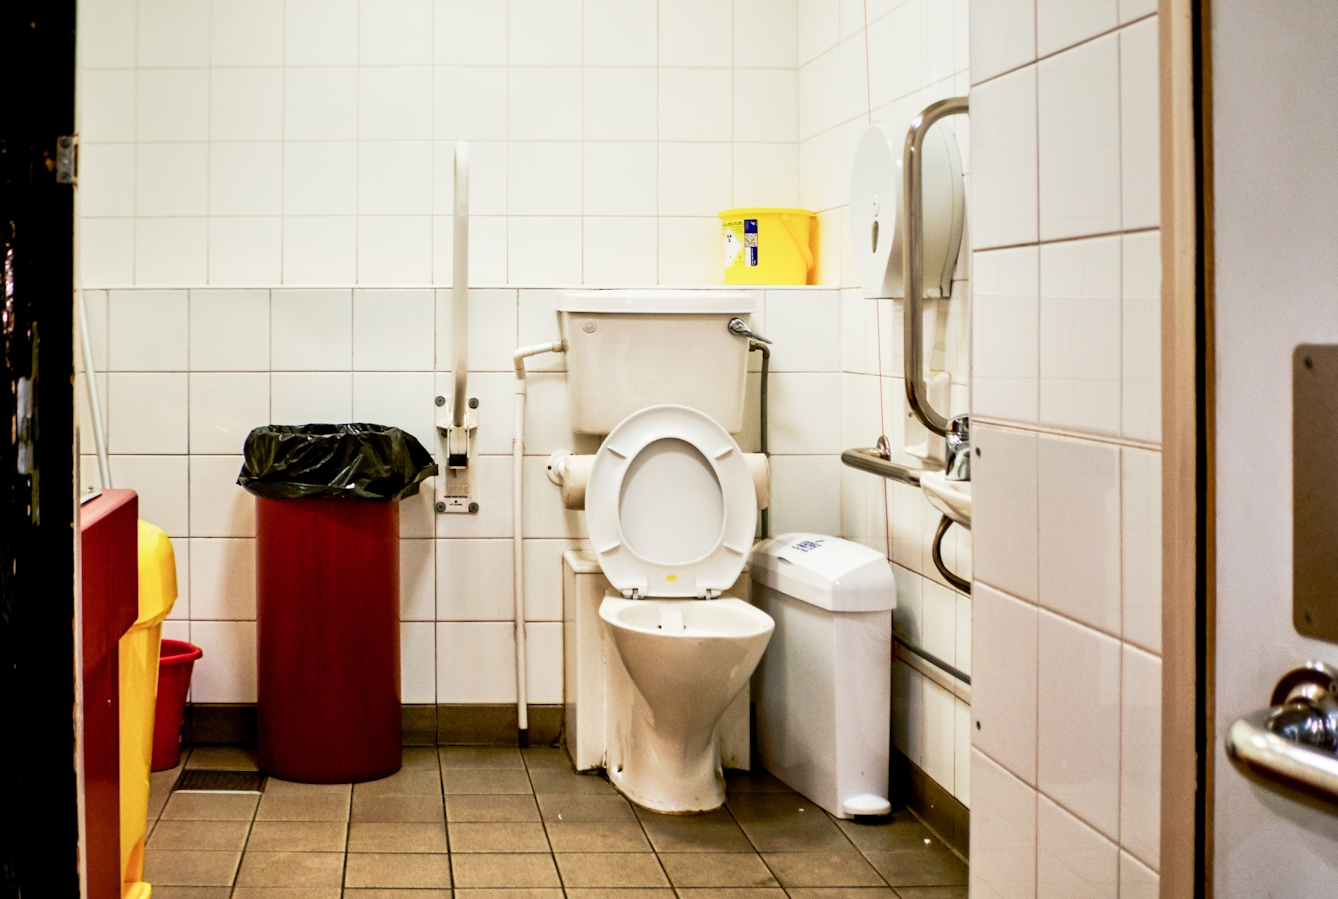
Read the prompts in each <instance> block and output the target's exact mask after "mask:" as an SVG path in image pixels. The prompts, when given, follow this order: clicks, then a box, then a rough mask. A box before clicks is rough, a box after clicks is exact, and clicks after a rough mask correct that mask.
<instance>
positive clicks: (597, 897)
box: [567, 887, 785, 899]
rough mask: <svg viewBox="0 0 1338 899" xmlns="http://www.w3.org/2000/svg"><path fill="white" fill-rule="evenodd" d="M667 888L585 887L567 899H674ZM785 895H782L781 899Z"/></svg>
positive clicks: (568, 895)
mask: <svg viewBox="0 0 1338 899" xmlns="http://www.w3.org/2000/svg"><path fill="white" fill-rule="evenodd" d="M673 896H674V891H673V890H671V889H669V888H667V887H584V888H578V889H568V890H567V899H673ZM784 896H785V894H784V893H781V899H784Z"/></svg>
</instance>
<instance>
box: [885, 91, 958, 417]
mask: <svg viewBox="0 0 1338 899" xmlns="http://www.w3.org/2000/svg"><path fill="white" fill-rule="evenodd" d="M966 112H967V98H966V97H951V98H949V99H947V100H939V101H938V102H937V103H931V104H930V105H928V106H926V107H925V108H924V109H923V110H922V111H921V112H920V114H919V115H918V116H916V117H915V119H914V120H913V121H912V122H911V127H910V130H909V131H907V132H906V148H905V150H904V151H903V154H902V164H901V177H902V179H903V180H902V213H901V214H902V231H903V232H904V233H903V235H902V236H903V238H904V239H903V240H902V242H901V254H902V255H901V277H902V285H903V287H904V288H905V296H906V300H905V304H904V306H903V310H904V313H905V326H904V327H903V328H902V333H903V335H904V337H905V353H904V356H905V362H906V372H905V373H906V402H907V403H909V404H910V407H911V411H912V412H914V413H915V417H916V418H918V419H920V422H921V423H922V424H923V425H924V426H925V427H926V428H928V429H929V430H931V431H933V432H934V433H935V434H938V435H939V436H943V435H944V434H947V432H948V419H946V418H945V417H943V416H942V415H940V414H939V413H938V411H937V410H936V409H934V408H933V407H932V406H930V405H929V399H928V396H927V388H926V385H925V372H924V337H923V335H922V333H921V332H922V328H923V325H924V315H923V313H922V311H921V309H922V307H921V302H922V301H923V300H924V272H923V263H924V172H923V166H922V165H921V158H922V156H923V153H922V150H923V149H924V142H925V135H926V134H928V133H929V129H930V128H932V127H933V126H934V124H935V123H937V122H938V121H939V120H940V119H944V118H947V117H948V116H953V115H965V114H966Z"/></svg>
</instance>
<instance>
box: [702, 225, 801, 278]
mask: <svg viewBox="0 0 1338 899" xmlns="http://www.w3.org/2000/svg"><path fill="white" fill-rule="evenodd" d="M814 217H815V216H814V214H813V213H812V212H809V211H808V210H807V209H771V208H768V207H764V206H745V207H742V208H739V209H726V210H725V211H724V212H722V213H720V222H721V231H722V236H723V237H724V241H725V283H726V284H807V283H808V280H809V276H810V275H811V274H812V272H813V251H812V249H810V245H811V243H812V239H813V220H814Z"/></svg>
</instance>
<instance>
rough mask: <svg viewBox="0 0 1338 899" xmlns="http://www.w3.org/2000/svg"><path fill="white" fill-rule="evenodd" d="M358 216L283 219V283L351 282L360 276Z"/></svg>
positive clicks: (300, 284) (298, 284)
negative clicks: (358, 262) (358, 272)
mask: <svg viewBox="0 0 1338 899" xmlns="http://www.w3.org/2000/svg"><path fill="white" fill-rule="evenodd" d="M357 234H358V220H357V219H356V218H355V217H353V216H351V215H347V216H308V217H303V218H285V219H284V221H283V283H284V284H290V285H297V286H303V285H312V284H350V283H352V282H353V280H354V279H355V277H356V276H357V275H356V273H357V259H358V255H357V241H358V237H357Z"/></svg>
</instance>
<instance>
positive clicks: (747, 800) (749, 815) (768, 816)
mask: <svg viewBox="0 0 1338 899" xmlns="http://www.w3.org/2000/svg"><path fill="white" fill-rule="evenodd" d="M727 805H728V808H729V811H730V814H732V815H733V816H734V817H735V818H737V819H738V820H739V823H740V824H742V823H744V822H746V821H775V820H778V819H781V818H790V817H794V816H796V815H816V816H818V817H821V818H826V817H827V813H826V812H824V811H823V810H822V809H821V808H820V807H819V806H817V805H816V804H815V803H813V802H812V801H810V800H808V799H806V798H804V797H803V796H800V795H799V794H798V793H795V792H794V791H790V792H784V793H737V794H735V795H733V796H730V797H729V800H728V803H727Z"/></svg>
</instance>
